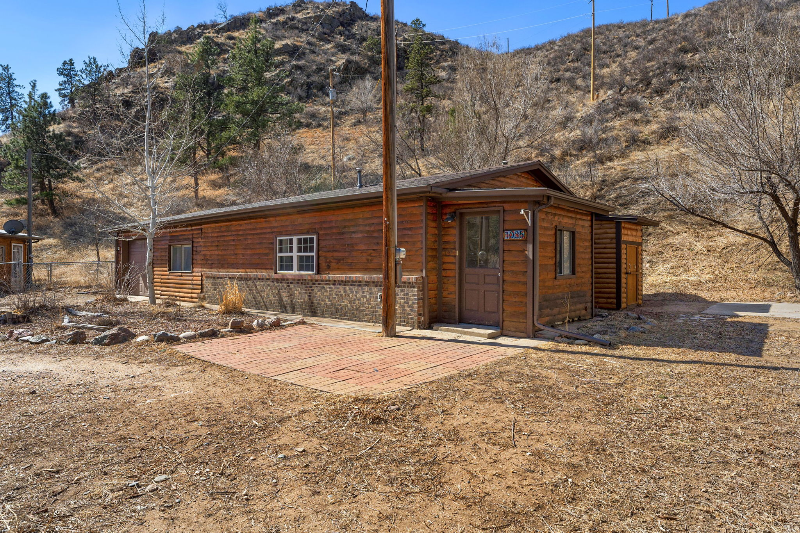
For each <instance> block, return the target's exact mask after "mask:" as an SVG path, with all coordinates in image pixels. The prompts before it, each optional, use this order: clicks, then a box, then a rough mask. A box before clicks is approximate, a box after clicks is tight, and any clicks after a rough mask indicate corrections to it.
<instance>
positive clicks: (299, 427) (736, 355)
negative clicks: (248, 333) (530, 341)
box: [0, 305, 800, 532]
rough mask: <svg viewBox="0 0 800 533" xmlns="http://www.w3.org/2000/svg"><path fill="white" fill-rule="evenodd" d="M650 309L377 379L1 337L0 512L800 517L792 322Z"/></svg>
mask: <svg viewBox="0 0 800 533" xmlns="http://www.w3.org/2000/svg"><path fill="white" fill-rule="evenodd" d="M673 308H674V309H675V310H673ZM658 309H659V307H658V306H653V305H651V306H649V307H648V312H649V313H650V316H651V317H652V318H653V319H654V321H655V326H653V327H652V329H651V330H650V331H649V332H648V333H634V334H629V335H627V336H625V338H624V339H622V340H621V341H620V344H619V345H617V346H613V347H611V348H599V347H596V346H575V345H567V344H556V343H552V344H548V345H546V346H545V347H544V348H542V349H536V350H528V351H526V352H522V353H519V354H518V355H512V356H510V357H506V358H504V359H501V360H498V361H495V362H492V363H489V364H487V365H484V366H481V367H479V368H477V369H473V370H469V371H465V372H461V373H458V374H455V375H452V376H448V377H444V378H442V379H439V380H436V381H433V382H430V383H427V384H424V385H419V386H416V387H413V388H410V389H405V390H402V391H400V392H395V393H389V394H384V395H380V396H377V397H374V396H373V397H359V396H338V395H331V394H326V393H322V392H315V391H313V390H310V389H307V388H304V387H299V386H295V385H290V384H286V383H282V382H279V381H276V380H272V379H268V378H263V377H260V376H255V375H252V374H245V373H241V372H237V371H235V370H231V369H227V368H224V367H221V366H217V365H212V364H209V363H206V362H202V361H198V360H196V359H193V358H190V357H187V356H185V355H183V354H180V353H179V352H177V351H175V350H173V349H171V348H169V347H165V346H162V345H155V344H145V345H144V346H134V345H132V344H125V345H120V346H116V347H95V346H80V347H77V348H75V347H68V346H59V345H53V346H23V345H21V344H19V343H14V342H6V343H2V344H0V531H4V530H8V531H14V532H34V531H37V532H38V531H81V532H84V531H86V532H90V531H115V532H118V531H156V532H167V531H169V532H177V531H220V532H236V531H264V532H278V531H281V532H282V531H437V532H438V531H441V532H450V531H452V532H456V531H461V532H478V531H504V532H509V531H513V532H522V531H544V532H555V531H559V532H560V531H784V532H786V531H797V530H800V353H798V352H800V350H799V349H798V346H800V324H798V322H796V321H791V320H781V319H771V320H764V319H757V320H754V319H746V318H736V319H723V318H709V317H704V316H701V315H698V314H696V313H695V312H684V311H683V309H680V312H678V309H679V308H678V306H675V305H673V306H672V307H671V308H668V309H667V311H665V312H663V313H661V312H659V311H658ZM190 311H191V310H184V311H182V312H186V313H188V312H190ZM198 312H201V311H198ZM37 320H42V319H37ZM204 320H205V319H204ZM208 320H213V317H209V318H208ZM151 325H154V324H150V325H148V328H149V327H151ZM181 326H183V324H181ZM175 329H182V327H181V328H175ZM186 329H193V328H189V327H187V328H186ZM279 331H281V330H277V331H276V333H278V332H279ZM267 335H268V334H267Z"/></svg>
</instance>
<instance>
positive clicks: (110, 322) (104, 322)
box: [94, 316, 119, 326]
mask: <svg viewBox="0 0 800 533" xmlns="http://www.w3.org/2000/svg"><path fill="white" fill-rule="evenodd" d="M94 325H95V326H118V325H119V321H118V320H114V319H113V318H110V317H107V316H101V317H100V318H98V319H97V320H95V321H94Z"/></svg>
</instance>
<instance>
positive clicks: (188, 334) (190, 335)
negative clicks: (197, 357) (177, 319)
mask: <svg viewBox="0 0 800 533" xmlns="http://www.w3.org/2000/svg"><path fill="white" fill-rule="evenodd" d="M178 337H180V338H181V339H183V340H185V341H190V340H192V339H196V338H197V333H195V332H194V331H187V332H185V333H181V334H180V335H178Z"/></svg>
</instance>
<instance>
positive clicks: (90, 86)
mask: <svg viewBox="0 0 800 533" xmlns="http://www.w3.org/2000/svg"><path fill="white" fill-rule="evenodd" d="M107 72H108V65H104V64H102V63H100V62H99V61H97V58H96V57H94V56H89V58H88V59H86V60H84V62H83V67H82V68H81V69H80V70H79V71H78V85H79V87H80V88H79V91H78V96H79V97H80V98H81V99H83V100H85V106H86V107H88V108H89V109H90V110H91V111H93V112H97V110H98V107H99V105H100V102H101V100H102V97H103V94H104V89H105V86H104V85H103V76H105V75H106V73H107ZM82 106H83V104H82Z"/></svg>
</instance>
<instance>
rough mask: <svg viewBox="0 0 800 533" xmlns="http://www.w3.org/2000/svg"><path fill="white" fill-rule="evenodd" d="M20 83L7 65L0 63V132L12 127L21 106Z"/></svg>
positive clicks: (17, 117)
mask: <svg viewBox="0 0 800 533" xmlns="http://www.w3.org/2000/svg"><path fill="white" fill-rule="evenodd" d="M20 89H22V85H20V84H18V83H17V79H16V78H15V77H14V73H13V72H11V68H10V67H9V66H8V65H0V132H3V131H8V130H10V129H11V128H13V127H14V124H16V122H17V120H18V119H19V113H20V109H21V108H22V93H20V92H19V90H20Z"/></svg>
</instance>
